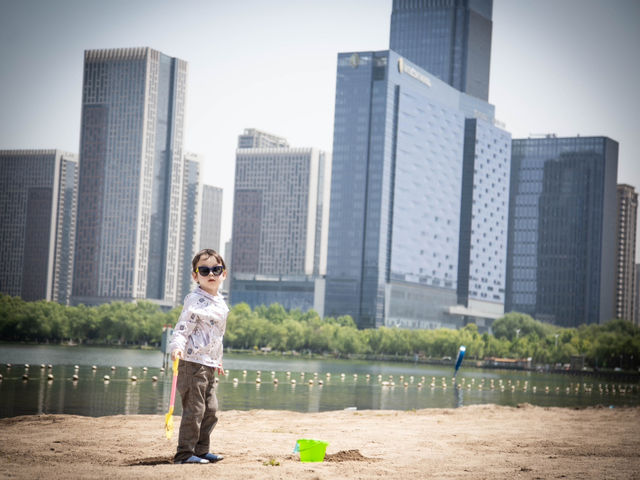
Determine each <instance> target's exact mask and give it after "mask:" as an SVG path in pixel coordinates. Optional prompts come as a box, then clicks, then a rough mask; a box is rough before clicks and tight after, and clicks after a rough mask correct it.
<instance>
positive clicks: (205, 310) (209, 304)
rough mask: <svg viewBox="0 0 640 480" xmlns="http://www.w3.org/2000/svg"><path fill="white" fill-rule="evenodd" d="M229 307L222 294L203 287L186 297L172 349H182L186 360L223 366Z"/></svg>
mask: <svg viewBox="0 0 640 480" xmlns="http://www.w3.org/2000/svg"><path fill="white" fill-rule="evenodd" d="M228 314H229V307H227V304H226V303H225V301H224V299H223V298H222V295H220V294H218V295H216V296H215V297H214V296H213V295H211V294H209V293H207V292H205V291H204V290H202V289H201V288H200V287H198V288H196V289H195V290H194V291H193V292H191V293H189V294H188V295H187V296H186V297H185V299H184V306H183V307H182V313H181V314H180V318H179V319H178V323H177V324H176V327H175V329H174V330H173V336H172V337H171V343H170V344H169V351H171V352H173V351H174V350H180V351H181V352H182V353H183V355H184V359H185V360H187V361H189V362H196V363H200V364H202V365H207V366H209V367H222V337H223V336H224V331H225V329H226V327H227V315H228Z"/></svg>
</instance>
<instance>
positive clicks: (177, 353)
mask: <svg viewBox="0 0 640 480" xmlns="http://www.w3.org/2000/svg"><path fill="white" fill-rule="evenodd" d="M176 358H181V359H184V355H183V354H182V351H180V350H174V351H173V352H171V360H175V359H176Z"/></svg>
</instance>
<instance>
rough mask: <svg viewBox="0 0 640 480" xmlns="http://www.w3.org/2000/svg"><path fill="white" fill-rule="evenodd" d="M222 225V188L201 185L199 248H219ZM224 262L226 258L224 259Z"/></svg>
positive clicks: (217, 250)
mask: <svg viewBox="0 0 640 480" xmlns="http://www.w3.org/2000/svg"><path fill="white" fill-rule="evenodd" d="M221 227H222V188H220V187H214V186H213V185H203V186H202V213H201V214H200V248H213V249H214V250H215V251H216V252H220V253H222V251H221V250H220V229H221ZM225 263H226V259H225Z"/></svg>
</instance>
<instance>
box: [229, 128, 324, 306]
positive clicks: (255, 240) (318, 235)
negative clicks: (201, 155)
mask: <svg viewBox="0 0 640 480" xmlns="http://www.w3.org/2000/svg"><path fill="white" fill-rule="evenodd" d="M252 135H255V136H256V139H255V141H250V139H249V137H250V136H252ZM253 145H259V146H257V147H254V146H253ZM265 145H266V146H265ZM283 145H284V146H283ZM329 168H330V165H329V161H328V158H327V155H326V154H325V153H324V152H322V151H319V150H317V149H315V148H291V147H289V146H288V144H287V142H286V140H284V139H282V138H281V137H276V136H274V135H269V134H266V133H264V132H259V131H257V130H245V132H244V134H243V135H241V136H240V137H239V140H238V149H237V150H236V174H235V198H234V204H233V234H232V241H233V247H232V255H233V258H232V262H231V263H232V265H233V269H232V270H231V271H230V275H231V286H230V300H231V302H232V303H233V304H237V303H240V302H247V303H248V304H249V305H250V306H252V307H254V306H257V305H270V304H271V303H280V304H281V305H282V306H284V307H285V308H287V309H292V308H297V309H300V310H309V309H311V308H315V309H316V310H319V313H321V311H322V308H321V303H322V302H320V303H318V298H320V299H321V297H322V296H323V294H324V291H323V290H322V295H320V293H319V291H320V290H321V289H322V281H321V279H320V276H321V275H322V274H323V273H324V269H325V263H326V258H325V255H326V237H327V221H326V217H327V214H328V198H327V197H328V181H329V180H328V178H329V175H330V173H329V172H330V170H329Z"/></svg>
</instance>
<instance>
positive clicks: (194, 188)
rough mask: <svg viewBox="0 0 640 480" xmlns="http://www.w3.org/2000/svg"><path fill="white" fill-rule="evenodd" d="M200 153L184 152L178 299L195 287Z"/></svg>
mask: <svg viewBox="0 0 640 480" xmlns="http://www.w3.org/2000/svg"><path fill="white" fill-rule="evenodd" d="M201 163H202V161H201V158H200V156H199V155H197V154H195V153H191V152H184V164H183V167H184V170H183V175H182V212H181V215H180V222H181V226H180V245H181V247H180V252H179V258H180V260H179V262H180V269H179V272H178V275H179V276H180V293H179V296H178V299H179V300H180V299H183V298H184V297H185V296H186V295H187V294H188V293H189V292H190V291H191V290H192V289H193V287H194V285H195V282H194V281H193V277H192V276H191V272H192V271H193V268H192V265H191V260H193V256H194V255H195V254H196V252H197V251H198V237H199V231H200V209H201V207H202V199H201V191H202V182H201V180H200V165H201Z"/></svg>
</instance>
